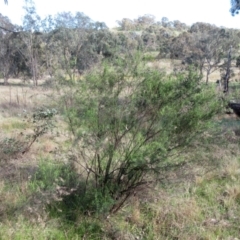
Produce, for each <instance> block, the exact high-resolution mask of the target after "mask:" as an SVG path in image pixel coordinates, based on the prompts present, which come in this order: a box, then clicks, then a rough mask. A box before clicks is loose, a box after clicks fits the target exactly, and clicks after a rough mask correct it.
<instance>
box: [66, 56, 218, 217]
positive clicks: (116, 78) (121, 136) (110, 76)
mask: <svg viewBox="0 0 240 240" xmlns="http://www.w3.org/2000/svg"><path fill="white" fill-rule="evenodd" d="M136 59H141V58H139V56H138V57H137V58H136ZM125 63H126V61H125ZM124 65H125V64H124V61H122V62H121V64H120V65H119V64H117V65H108V64H105V65H104V66H103V68H102V69H100V70H97V71H95V72H92V73H90V74H88V75H87V76H86V77H85V79H83V80H82V81H81V83H80V84H79V85H77V86H75V88H76V87H77V90H76V91H75V92H74V94H73V95H72V96H71V97H72V98H71V106H70V105H68V106H66V105H65V110H66V111H65V114H66V116H67V119H68V122H69V125H70V129H72V133H74V135H75V136H74V137H75V140H74V145H75V147H76V148H77V153H76V154H75V158H76V159H77V160H76V161H77V162H78V164H79V165H80V166H81V168H82V170H83V171H85V174H86V189H87V188H88V187H90V189H92V184H93V183H94V185H95V186H96V187H97V189H98V190H99V191H100V192H101V195H102V196H109V195H110V196H111V198H112V200H114V201H116V200H117V203H116V204H114V205H113V206H112V208H111V209H110V211H111V212H115V211H117V210H118V209H119V208H120V207H121V206H122V204H123V203H124V201H125V200H126V199H127V198H128V196H130V195H131V194H132V193H133V192H134V191H137V189H138V187H139V186H140V185H143V184H145V183H146V182H147V179H148V180H151V181H152V180H154V179H155V178H154V177H153V175H152V174H151V175H149V174H150V173H155V174H156V178H158V177H159V176H161V172H162V171H164V170H166V169H168V170H169V168H171V167H172V166H176V165H178V164H179V162H178V161H177V160H172V159H171V161H170V158H169V155H170V153H172V152H173V151H176V150H175V149H178V148H184V147H186V146H187V145H188V144H190V143H191V141H192V139H194V137H198V136H199V135H200V134H201V133H202V132H203V131H205V130H206V128H207V127H208V126H209V120H210V119H211V118H212V117H213V116H214V115H215V114H216V113H217V112H218V111H219V107H220V105H219V101H218V100H217V99H216V98H215V94H214V91H213V89H211V88H210V87H208V88H206V86H203V85H202V84H201V82H200V76H198V75H197V74H196V73H195V72H194V71H193V70H191V69H189V71H188V72H186V73H181V74H177V75H170V76H166V75H164V74H162V73H160V72H158V71H155V70H153V69H148V68H144V67H142V65H141V64H139V61H138V60H137V61H136V60H135V61H134V58H133V59H132V60H131V62H130V64H129V62H128V64H127V65H125V66H124ZM65 102H66V101H65ZM150 176H151V177H150ZM87 191H88V190H86V192H87Z"/></svg>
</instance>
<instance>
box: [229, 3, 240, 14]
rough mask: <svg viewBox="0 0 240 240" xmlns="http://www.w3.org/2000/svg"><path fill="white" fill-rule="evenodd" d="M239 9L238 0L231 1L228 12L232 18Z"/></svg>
mask: <svg viewBox="0 0 240 240" xmlns="http://www.w3.org/2000/svg"><path fill="white" fill-rule="evenodd" d="M239 9H240V1H239V0H231V8H230V12H231V13H232V15H233V16H234V15H235V14H238V11H239Z"/></svg>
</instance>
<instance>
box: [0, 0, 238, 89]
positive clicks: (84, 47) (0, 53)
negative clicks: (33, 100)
mask: <svg viewBox="0 0 240 240" xmlns="http://www.w3.org/2000/svg"><path fill="white" fill-rule="evenodd" d="M24 9H25V16H24V19H23V23H22V26H16V25H13V24H12V23H11V21H10V20H9V19H8V18H7V17H5V16H3V15H0V40H1V41H0V78H3V79H4V84H7V83H8V79H9V78H20V79H23V80H26V79H31V80H32V81H33V84H34V85H38V80H39V79H43V78H44V77H46V76H49V77H52V78H53V77H56V76H59V75H62V74H64V76H66V75H67V76H68V78H69V79H71V80H73V79H75V78H76V75H79V74H82V73H83V72H84V71H86V70H88V69H89V68H91V67H93V66H95V65H96V64H98V63H100V62H101V61H102V60H103V59H105V58H121V56H123V55H124V54H125V53H126V52H128V53H131V52H133V51H135V50H140V51H144V52H148V53H150V52H153V53H157V55H158V57H159V58H171V59H179V60H181V61H182V63H183V65H194V66H195V67H197V68H198V69H199V71H200V73H201V74H203V73H206V82H208V78H209V75H210V74H211V73H212V72H213V71H216V70H217V69H220V68H221V67H222V66H223V65H224V61H225V60H226V57H227V52H228V49H229V48H230V46H232V48H233V49H234V50H235V51H233V52H234V53H235V55H234V57H237V55H238V52H237V48H238V44H239V42H240V32H239V30H235V29H234V30H233V29H226V28H218V27H216V26H214V25H211V24H207V23H201V22H199V23H195V24H193V25H192V26H187V25H186V24H184V23H182V22H180V21H178V20H175V21H170V20H168V19H167V18H166V17H163V18H162V20H161V21H156V20H155V17H154V16H152V15H143V16H140V17H138V18H137V19H134V20H131V19H126V18H124V19H122V20H120V21H118V24H119V27H118V28H117V29H115V30H110V29H108V27H107V26H106V24H105V23H104V22H95V21H93V20H91V19H90V18H89V17H88V16H86V15H85V14H84V13H81V12H77V13H76V14H75V15H73V14H72V13H70V12H62V13H58V14H57V15H55V16H47V17H46V18H45V19H41V18H40V16H39V15H38V14H37V12H36V8H35V5H34V2H33V1H31V0H29V1H26V2H25V7H24ZM155 55H156V54H155ZM155 55H154V56H155ZM149 60H150V59H149Z"/></svg>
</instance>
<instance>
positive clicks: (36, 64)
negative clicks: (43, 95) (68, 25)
mask: <svg viewBox="0 0 240 240" xmlns="http://www.w3.org/2000/svg"><path fill="white" fill-rule="evenodd" d="M24 10H25V16H24V18H23V26H22V31H21V32H20V37H21V40H22V42H23V44H22V46H21V48H20V51H21V54H22V55H23V56H24V59H25V62H26V65H27V66H28V67H29V69H30V73H31V78H32V80H33V84H34V86H37V85H38V79H39V77H40V75H41V71H40V66H41V58H40V55H41V54H42V51H43V49H42V47H43V45H42V44H41V43H42V38H41V36H42V33H41V32H40V30H41V18H40V16H39V15H38V14H37V12H36V8H35V4H34V2H33V0H25V6H24Z"/></svg>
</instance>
